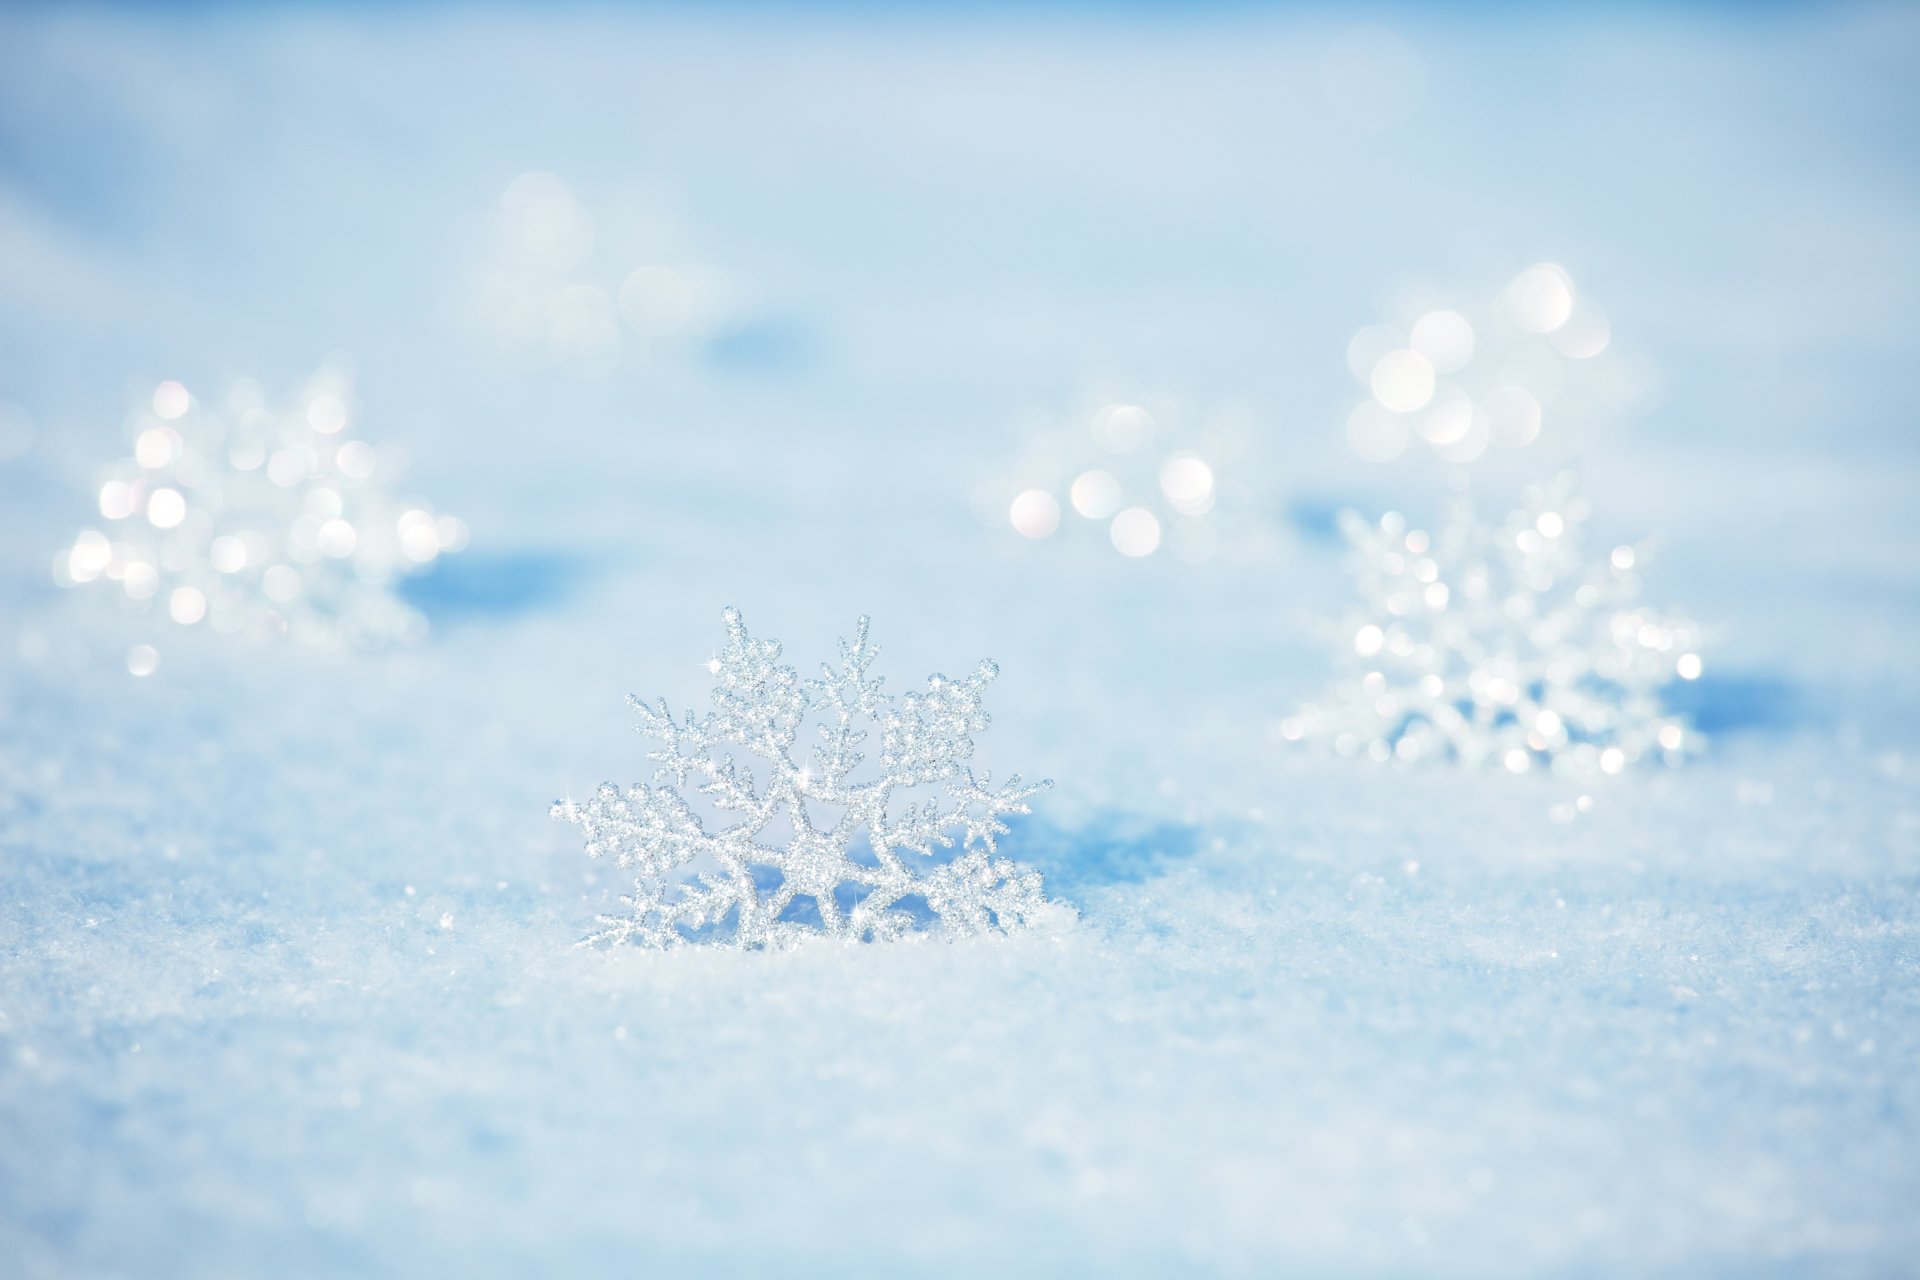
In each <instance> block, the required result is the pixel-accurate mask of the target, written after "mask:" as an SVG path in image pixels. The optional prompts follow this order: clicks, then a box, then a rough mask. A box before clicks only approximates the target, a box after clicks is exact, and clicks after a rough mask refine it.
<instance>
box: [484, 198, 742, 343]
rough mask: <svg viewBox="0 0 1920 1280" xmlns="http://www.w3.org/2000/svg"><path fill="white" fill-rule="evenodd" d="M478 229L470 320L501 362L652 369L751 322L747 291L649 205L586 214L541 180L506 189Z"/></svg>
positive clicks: (574, 201)
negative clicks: (694, 249) (688, 246)
mask: <svg viewBox="0 0 1920 1280" xmlns="http://www.w3.org/2000/svg"><path fill="white" fill-rule="evenodd" d="M596 215H597V216H596ZM477 230H478V231H479V233H480V234H479V236H478V237H477V242H476V244H475V246H474V249H475V252H474V254H473V260H472V262H471V264H470V268H469V273H468V274H469V277H470V280H469V285H470V292H469V297H468V301H467V312H468V318H469V319H470V320H471V321H472V322H473V323H474V324H475V326H476V327H477V328H478V329H479V330H481V331H483V332H484V333H485V334H486V335H487V336H489V337H490V338H491V339H492V340H493V342H494V343H495V344H497V346H498V348H499V350H500V351H501V353H502V354H504V355H506V356H509V357H511V358H513V359H516V360H519V361H522V362H525V363H528V364H532V365H534V366H537V367H542V368H556V369H561V370H564V371H567V372H569V373H573V374H577V375H584V376H588V377H603V376H605V375H607V374H610V373H612V372H613V371H614V370H615V369H617V368H619V367H620V366H621V364H622V363H623V362H626V363H630V364H634V365H638V366H640V367H642V368H644V369H648V370H654V369H657V368H659V367H662V366H671V365H673V364H675V363H683V362H685V361H686V360H687V359H688V358H689V357H690V356H691V355H692V354H693V353H694V352H696V351H698V350H699V349H701V347H702V345H703V344H705V343H707V342H708V341H710V340H711V339H713V338H714V337H716V336H718V335H720V334H722V333H724V332H725V331H727V330H728V329H730V328H734V327H737V326H739V325H741V324H742V323H744V322H747V321H750V320H752V319H753V316H752V314H751V309H750V307H749V305H748V301H747V296H746V291H745V289H744V288H743V287H742V285H741V284H740V282H739V281H738V280H736V279H734V278H733V277H732V276H731V275H730V274H728V273H727V272H724V271H721V270H719V269H717V268H716V267H714V266H712V265H711V264H709V263H706V262H704V261H702V260H700V259H699V258H698V257H696V256H694V255H693V254H692V253H690V252H689V251H688V250H687V249H686V247H685V246H684V244H683V243H682V241H683V237H682V235H681V234H680V233H679V232H678V231H677V230H676V228H675V226H674V220H673V219H672V218H670V217H668V216H666V215H665V214H664V212H663V211H662V210H661V209H659V208H658V207H656V206H654V205H653V204H652V203H651V202H645V201H643V202H639V203H637V204H636V203H633V202H623V203H622V205H620V206H616V207H606V206H601V207H598V208H597V209H594V210H589V208H588V206H587V204H586V203H585V202H584V201H583V200H581V199H580V197H579V196H578V195H576V193H575V192H574V191H573V189H572V188H571V187H570V186H568V184H567V183H566V182H565V181H563V180H562V179H561V178H559V177H558V176H556V175H554V174H551V173H545V172H540V171H535V172H531V173H523V174H521V175H520V176H519V177H517V178H515V179H514V180H513V181H512V182H510V183H508V184H507V187H506V189H505V191H503V192H502V193H501V196H500V200H499V202H498V204H497V205H496V206H495V208H494V209H493V210H492V211H491V212H490V213H489V215H488V216H487V217H485V218H484V219H482V220H481V221H480V225H479V227H478V228H477Z"/></svg>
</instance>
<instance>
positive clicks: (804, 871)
mask: <svg viewBox="0 0 1920 1280" xmlns="http://www.w3.org/2000/svg"><path fill="white" fill-rule="evenodd" d="M725 618H726V627H727V642H726V645H725V647H724V648H722V650H721V651H720V656H719V657H717V658H714V659H713V660H712V661H710V662H709V663H708V664H707V667H708V670H709V671H710V672H711V673H712V674H713V675H714V677H715V678H716V680H717V684H716V685H715V688H714V691H713V706H714V709H713V710H712V711H709V712H707V713H706V714H705V715H703V716H700V717H699V718H697V719H696V718H695V716H694V715H693V713H692V712H688V713H687V714H686V717H685V719H684V720H682V721H675V720H674V718H673V716H672V714H671V713H670V712H669V711H668V710H667V704H666V702H665V701H664V700H661V701H657V702H653V703H647V702H643V701H641V700H640V699H639V698H637V697H630V698H629V699H628V702H629V704H630V705H631V706H632V707H633V709H634V710H635V711H636V712H638V713H639V715H640V720H641V724H640V730H641V732H643V733H646V734H648V735H650V736H652V737H654V738H657V739H658V740H659V741H660V742H661V744H662V745H661V747H660V748H659V749H658V750H656V751H653V752H651V753H649V755H648V757H647V758H648V759H649V760H652V761H654V762H655V763H656V764H658V765H659V766H660V768H659V770H658V771H657V772H656V773H655V775H654V780H653V784H652V785H648V784H646V783H636V784H634V785H633V786H631V787H629V788H628V789H627V790H625V791H624V792H623V791H621V790H620V789H619V788H618V787H615V786H613V785H612V784H611V783H608V784H605V785H602V786H601V787H600V788H599V789H598V791H597V792H596V793H595V795H594V797H593V799H591V800H589V801H587V802H586V803H585V804H576V803H574V802H573V801H571V800H565V801H561V802H559V803H556V804H555V805H554V806H553V810H552V812H553V816H554V817H555V818H558V819H561V820H563V821H566V822H571V823H574V824H576V825H578V826H579V827H580V828H581V829H582V830H583V831H584V832H585V834H586V841H587V844H586V848H587V853H588V855H589V856H591V857H596V858H597V857H601V856H603V855H609V854H610V855H612V857H613V859H614V862H615V864H616V865H618V866H620V867H623V868H627V869H630V870H634V871H637V872H638V873H639V874H638V877H637V878H636V880H635V882H634V891H633V896H632V897H630V898H625V899H623V901H624V902H625V903H626V904H627V905H628V907H629V908H631V911H630V914H628V915H626V916H617V917H616V916H608V917H602V919H601V924H602V926H603V927H602V928H601V930H600V931H599V932H598V933H596V934H594V935H593V936H592V937H591V938H589V939H587V941H588V942H625V941H637V942H640V943H644V944H647V945H651V946H671V945H674V944H677V943H680V942H685V941H705V942H717V943H727V942H731V943H733V944H734V945H737V946H740V947H762V946H768V945H776V944H783V943H787V942H792V941H795V940H797V939H800V938H803V937H806V936H808V935H812V934H825V935H827V936H829V937H835V938H842V939H847V940H859V939H880V938H890V937H894V936H897V935H900V934H903V933H907V932H910V931H912V930H913V929H915V927H916V925H917V924H918V923H919V922H920V920H921V919H922V918H924V917H925V916H930V917H931V923H933V924H934V925H935V926H936V927H937V928H938V929H939V930H940V931H941V932H943V933H946V934H948V935H955V936H963V935H968V934H976V933H981V932H986V931H990V930H996V929H997V930H1010V929H1013V928H1016V927H1019V926H1022V925H1025V924H1029V923H1032V922H1033V921H1035V920H1036V919H1037V918H1038V917H1040V916H1041V915H1042V914H1043V913H1046V912H1047V911H1049V910H1051V909H1053V908H1051V907H1050V904H1049V903H1048V901H1047V898H1046V895H1045V893H1044V892H1043V891H1042V888H1041V883H1040V876H1039V874H1038V873H1036V872H1033V871H1029V870H1026V869H1025V868H1022V867H1020V866H1019V865H1018V864H1016V863H1013V862H1010V861H1008V860H1006V859H1004V858H996V857H994V856H993V855H994V853H995V851H996V843H995V842H996V841H997V839H998V838H999V837H1000V836H1001V835H1004V834H1005V833H1006V832H1007V830H1008V827H1007V825H1006V823H1005V822H1004V821H1003V820H1002V819H1003V818H1004V817H1006V816H1007V815H1009V814H1021V813H1026V812H1028V804H1027V802H1028V800H1029V799H1030V798H1031V797H1032V796H1033V795H1034V794H1035V793H1037V792H1038V791H1040V790H1041V789H1042V788H1044V787H1046V786H1048V785H1050V784H1049V783H1046V782H1040V783H1038V784H1035V785H1031V786H1029V785H1023V784H1022V783H1021V781H1020V777H1019V775H1018V774H1015V775H1013V776H1012V777H1010V778H1008V780H1007V781H1006V782H1005V783H1004V784H1003V785H1001V786H999V787H997V788H996V787H993V786H992V785H991V779H990V778H989V777H987V776H986V775H982V776H980V777H977V778H976V777H975V776H974V773H973V770H972V769H971V768H969V767H968V765H967V761H968V760H969V759H970V758H971V757H972V755H973V735H974V734H977V733H980V732H982V731H984V730H985V729H986V728H987V724H988V718H987V715H986V713H985V712H984V711H982V710H981V700H982V694H983V693H984V691H985V689H986V686H987V683H988V682H989V681H991V680H992V679H993V677H994V675H995V674H996V672H997V670H998V669H997V668H996V667H995V666H994V665H993V664H992V663H991V662H983V663H981V664H980V666H979V667H978V668H976V669H975V671H974V672H973V674H972V675H970V676H968V677H967V678H966V679H964V680H948V679H946V678H945V677H943V676H938V675H935V676H931V677H929V678H928V680H927V688H926V692H924V693H906V694H902V695H900V696H898V697H896V696H894V695H893V694H889V693H886V692H884V691H883V690H882V688H881V683H882V682H881V680H880V679H879V678H877V677H873V676H869V675H868V674H867V669H868V667H870V666H871V665H872V663H873V659H874V657H875V655H876V654H878V652H879V650H878V648H876V647H875V646H874V645H872V644H870V643H869V642H868V640H867V620H866V619H865V618H862V619H860V621H859V625H858V626H857V627H856V628H855V630H854V637H853V640H852V641H851V642H849V641H845V640H843V641H841V644H840V665H839V666H838V667H834V666H822V668H821V674H820V678H819V679H818V680H803V679H801V677H800V675H799V673H798V672H797V671H795V670H794V668H792V667H789V666H782V665H780V663H779V657H780V646H779V644H778V643H776V642H774V641H771V640H756V639H754V638H752V637H751V636H749V635H748V634H747V629H746V625H745V624H744V623H743V622H742V621H741V619H740V614H739V611H738V610H735V609H728V610H727V611H726V615H725ZM810 723H811V724H813V725H815V727H816V729H817V733H818V737H819V743H818V745H817V746H815V747H814V749H813V750H812V752H811V753H806V763H805V764H802V763H800V761H799V760H797V759H796V758H795V749H796V743H797V741H798V740H799V737H800V735H801V731H802V729H803V728H804V727H805V726H807V725H808V724H810ZM866 725H871V726H875V727H877V728H878V730H879V735H880V754H879V760H878V766H879V767H878V769H877V770H871V769H870V770H865V771H863V770H862V768H861V765H862V764H863V762H864V760H865V757H864V755H863V753H862V752H861V751H860V750H859V748H860V745H861V743H862V742H864V741H865V740H866V738H867V736H868V731H867V729H866V728H865V727H863V726H866ZM736 751H737V752H738V753H739V755H738V756H737V755H736V754H735V753H736ZM740 757H744V759H742V758H740ZM689 779H692V780H694V783H695V785H694V790H696V791H697V792H698V793H699V794H700V795H703V796H706V797H707V798H708V800H709V801H710V802H711V806H712V808H713V809H714V810H716V811H717V813H718V814H719V815H731V817H722V818H721V819H720V822H719V823H718V824H717V829H716V830H711V831H710V830H708V828H707V825H706V824H705V823H704V822H703V821H702V820H701V818H700V817H699V815H697V814H696V813H695V812H694V810H693V809H692V808H691V807H690V806H689V804H688V800H687V797H686V795H685V794H684V793H685V790H686V788H687V784H688V781H689ZM936 789H937V790H936ZM930 792H931V794H930ZM829 810H837V811H838V816H837V817H833V818H831V820H827V818H826V817H825V815H824V814H823V811H829ZM956 837H958V839H959V840H960V843H961V848H962V852H961V853H960V855H959V856H958V857H955V858H953V859H951V860H949V861H947V862H945V863H940V864H933V863H932V862H931V857H932V854H933V850H934V848H935V847H936V846H939V847H949V846H951V845H952V844H953V843H954V842H955V839H956ZM975 846H979V847H977V848H976V847H975ZM907 854H919V855H921V857H920V858H909V857H907V856H904V855H907ZM922 859H925V860H926V861H924V862H923V861H922ZM916 900H917V902H918V903H919V904H923V905H924V911H923V912H920V913H916V912H914V911H912V910H911V909H910V908H911V907H913V906H914V905H915V901H916Z"/></svg>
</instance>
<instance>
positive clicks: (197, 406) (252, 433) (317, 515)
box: [54, 369, 467, 675]
mask: <svg viewBox="0 0 1920 1280" xmlns="http://www.w3.org/2000/svg"><path fill="white" fill-rule="evenodd" d="M354 414H355V403H354V396H353V387H352V382H351V379H350V378H348V377H347V375H346V374H345V373H344V372H342V371H340V370H337V369H322V370H321V371H320V372H319V373H318V374H316V375H315V376H314V377H313V378H312V379H311V380H310V381H309V382H308V384H307V386H306V387H305V388H304V390H303V391H302V392H301V394H300V395H299V397H298V398H297V399H296V400H295V402H294V403H293V404H292V405H291V406H290V407H288V408H285V409H283V410H279V411H271V410H269V409H268V408H267V406H266V401H265V397H264V395H263V394H262V392H261V390H260V387H259V385H258V384H257V383H254V382H252V381H248V380H241V381H239V382H236V383H235V384H234V385H233V387H232V388H231V390H230V391H229V393H228V395H227V396H226V398H225V400H224V402H223V403H219V404H204V403H202V402H200V401H198V400H196V399H195V398H194V397H193V396H192V395H191V394H189V392H188V391H187V389H186V388H185V387H183V386H181V385H180V384H179V383H178V382H163V383H161V384H160V386H159V387H158V388H157V389H156V390H155V391H154V393H153V396H152V400H151V404H150V405H148V406H146V407H144V408H142V409H141V410H140V411H138V412H136V413H135V414H134V415H133V419H132V434H133V436H134V446H133V454H132V456H131V457H128V458H125V459H123V460H122V461H120V462H119V463H117V464H116V465H115V466H114V467H113V469H112V471H111V473H110V474H109V476H108V478H107V479H106V480H105V482H104V483H102V484H101V486H100V490H99V495H98V499H99V506H100V514H101V516H102V518H103V520H104V524H103V525H101V526H99V527H93V528H87V529H83V530H81V531H80V534H79V535H78V536H77V537H76V538H75V539H74V541H73V544H72V545H71V546H70V547H69V548H67V549H66V550H65V551H63V552H61V553H60V555H59V556H58V557H57V558H56V560H55V563H54V577H55V579H56V580H57V581H59V582H60V583H61V584H62V585H64V586H72V587H81V586H86V585H88V584H94V583H109V584H111V585H112V586H113V587H114V588H116V590H117V593H118V595H119V597H120V600H121V602H122V603H123V604H124V605H125V606H126V607H127V608H129V609H130V610H132V611H135V612H152V611H154V610H156V609H158V610H160V611H163V612H164V613H165V615H166V616H167V617H168V618H170V619H171V620H172V621H173V622H174V623H177V624H179V625H181V626H188V627H191V626H196V625H199V624H202V623H204V624H205V625H207V626H208V627H210V628H212V629H213V630H215V631H219V632H227V633H234V632H244V633H252V634H260V635H288V636H291V637H292V638H293V639H295V640H298V641H301V642H302V643H306V644H311V645H317V646H321V647H338V646H340V645H342V644H353V645H356V646H359V647H363V648H372V647H378V646H380V645H383V644H386V643H388V642H395V641H397V642H409V641H415V640H418V639H420V638H421V637H422V636H423V635H424V634H425V632H426V620H425V619H424V618H423V617H422V616H421V615H420V614H419V612H418V611H417V610H415V609H413V608H411V607H410V606H408V605H407V604H406V603H405V602H404V601H402V600H401V599H400V598H399V597H398V596H397V595H396V594H395V593H394V589H393V588H394V584H395V583H396V582H397V581H398V580H399V579H400V578H401V577H403V576H404V575H406V574H409V573H413V572H416V571H418V570H419V569H422V568H424V567H425V566H426V565H428V564H430V563H431V562H432V561H433V560H435V559H436V558H438V557H439V556H440V555H441V554H443V553H445V552H450V551H457V550H459V549H460V548H462V547H464V546H465V545H466V541H467V530H466V526H465V524H463V523H462V522H461V521H459V520H458V519H455V518H454V517H452V516H445V515H435V514H434V512H433V511H432V509H431V508H429V507H428V506H426V504H424V503H420V502H413V501H407V502H401V501H396V500H395V499H394V498H393V497H392V496H391V494H390V493H389V490H388V482H389V481H390V479H391V473H392V472H394V471H395V470H397V466H396V464H395V460H394V457H393V455H392V453H391V451H385V452H383V451H379V450H376V449H375V448H374V446H373V445H371V444H368V443H367V442H366V441H364V440H361V439H358V438H357V437H356V434H355V432H354V430H353V428H354V426H355V423H354ZM151 653H152V649H151V646H144V645H143V646H137V647H136V652H135V653H134V654H133V655H131V656H130V658H129V665H130V668H131V669H132V670H133V671H134V673H135V674H137V675H138V674H145V672H146V671H147V670H151V662H149V661H147V659H146V655H148V654H151Z"/></svg>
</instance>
